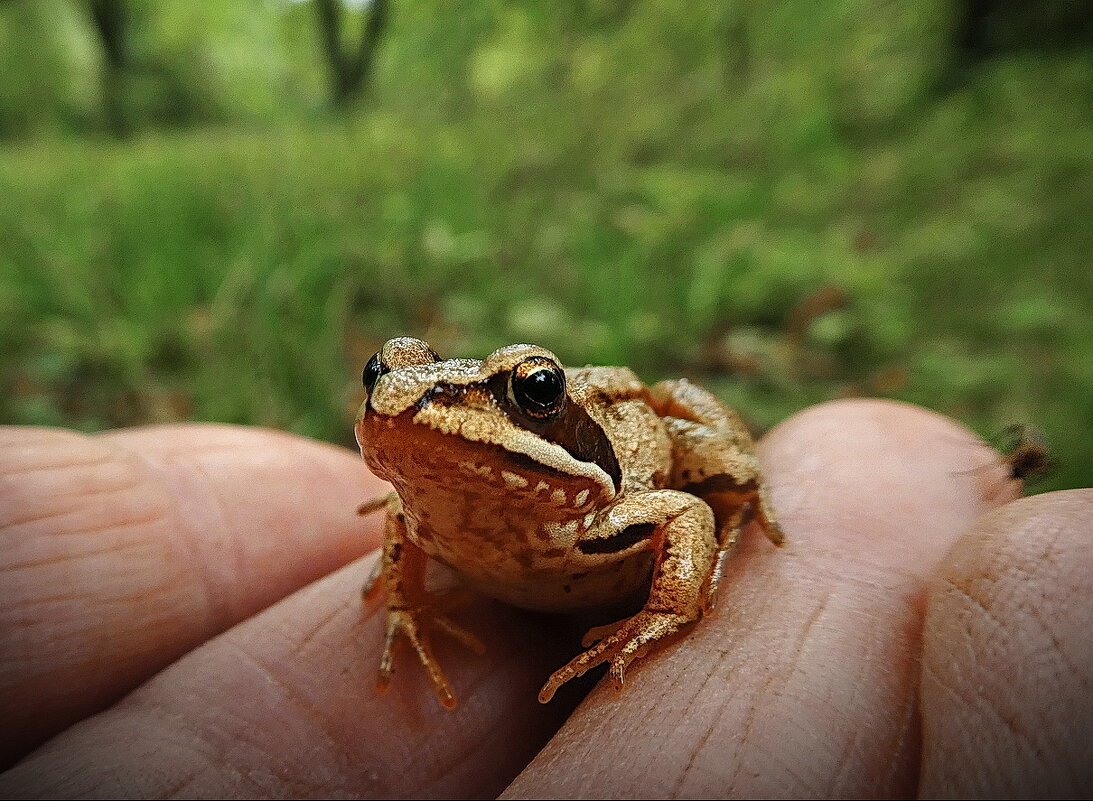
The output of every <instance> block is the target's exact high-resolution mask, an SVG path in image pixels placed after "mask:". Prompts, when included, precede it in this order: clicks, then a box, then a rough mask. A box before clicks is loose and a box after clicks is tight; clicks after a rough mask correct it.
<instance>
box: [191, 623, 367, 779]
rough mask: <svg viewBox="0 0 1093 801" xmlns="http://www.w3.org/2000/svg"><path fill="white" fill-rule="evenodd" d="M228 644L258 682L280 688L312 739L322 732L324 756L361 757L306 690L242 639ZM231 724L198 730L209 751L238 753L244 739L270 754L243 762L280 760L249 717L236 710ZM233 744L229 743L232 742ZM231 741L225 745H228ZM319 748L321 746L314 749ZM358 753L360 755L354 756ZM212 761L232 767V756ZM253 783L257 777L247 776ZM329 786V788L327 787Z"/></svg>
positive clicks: (220, 766) (339, 758)
mask: <svg viewBox="0 0 1093 801" xmlns="http://www.w3.org/2000/svg"><path fill="white" fill-rule="evenodd" d="M224 645H225V647H226V648H227V649H228V650H230V652H231V653H234V654H235V655H236V656H237V657H238V658H239V661H241V662H243V663H245V664H246V665H248V666H249V668H250V669H251V670H252V671H254V673H255V674H256V678H257V681H256V682H254V683H256V684H265V685H267V686H272V687H274V688H275V689H276V691H277V694H278V695H279V697H280V699H281V700H282V701H283V702H284V703H285V704H286V705H290V706H291V708H292V709H294V710H295V711H296V712H298V713H300V716H301V717H302V718H303V719H304V720H305V721H306V722H307V724H308V732H307V737H308V741H309V742H314V739H313V738H314V737H315V736H316V735H318V736H319V737H321V740H320V744H321V745H322V746H324V747H323V748H322V751H323V754H324V756H327V755H329V756H332V757H333V758H334V760H335V761H337V762H340V763H342V764H344V765H352V764H354V762H355V761H359V755H353V754H350V753H349V752H348V749H347V746H346V743H345V742H344V738H343V737H341V736H340V733H339V732H338V731H337V727H336V726H334V725H332V723H331V721H330V720H329V717H328V716H326V715H325V714H323V713H322V712H321V711H320V710H319V709H318V708H317V707H316V706H315V705H314V704H313V703H311V702H309V701H308V700H307V699H306V698H305V697H304V695H303V694H301V693H298V692H294V691H293V689H292V685H291V684H290V683H286V681H285V680H284V679H283V678H282V677H281V676H280V675H279V672H278V671H277V670H276V669H275V668H274V667H273V666H272V665H270V664H267V663H266V662H265V661H264V660H262V659H260V658H258V657H257V656H255V655H254V654H252V653H251V652H250V650H249V649H248V648H246V647H244V645H243V644H242V643H239V642H233V641H230V640H228V641H226V642H225V643H224ZM227 720H228V722H229V725H228V726H218V727H217V732H216V736H215V738H214V737H210V736H209V734H212V733H213V731H212V730H210V729H205V730H202V731H197V732H194V733H195V735H196V736H197V737H198V738H200V739H201V740H203V741H205V742H206V743H207V744H208V745H209V752H210V753H214V754H218V755H227V756H229V757H230V755H232V754H233V753H235V751H236V748H237V747H238V745H239V744H240V743H242V744H244V745H245V746H247V747H248V748H249V749H253V750H254V751H257V752H258V753H259V754H260V755H267V756H268V757H269V759H268V760H261V759H254V758H252V757H249V758H246V759H241V760H239V762H240V764H263V763H264V762H266V763H268V764H274V765H275V764H277V762H278V755H277V754H276V753H275V752H272V751H270V749H269V747H268V743H267V741H266V739H265V736H264V733H258V734H257V736H256V735H255V733H254V732H255V730H254V729H253V727H252V725H251V721H249V720H247V719H246V718H244V717H242V716H240V715H238V714H234V715H232V716H231V717H230V718H228V719H227ZM207 722H208V719H203V723H205V724H207ZM229 743H230V745H227V744H229ZM225 745H227V747H226V748H225V747H224V746H225ZM314 750H318V749H314ZM354 757H356V759H355V758H354ZM210 762H211V763H212V764H214V765H216V766H217V767H216V771H217V772H218V773H223V771H224V769H225V767H230V765H231V763H232V760H231V759H230V758H229V759H221V760H216V761H214V760H210ZM247 778H248V779H250V780H251V782H252V784H253V777H249V776H248V777H247ZM323 789H326V790H329V788H323ZM255 790H256V791H257V792H258V793H259V794H263V793H264V792H268V791H269V788H267V787H265V786H263V785H262V784H260V783H259V784H256V785H255Z"/></svg>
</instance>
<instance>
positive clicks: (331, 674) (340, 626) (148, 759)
mask: <svg viewBox="0 0 1093 801" xmlns="http://www.w3.org/2000/svg"><path fill="white" fill-rule="evenodd" d="M365 561H367V560H365ZM369 567H370V565H368V564H362V563H360V562H358V563H355V564H353V565H350V566H348V567H347V568H345V569H343V570H341V571H338V572H337V573H335V574H333V575H330V576H327V577H326V578H324V579H322V580H320V581H318V582H316V583H315V584H312V585H310V586H308V587H306V588H304V589H303V590H300V591H299V592H297V593H295V594H294V595H292V596H290V597H289V598H286V599H285V600H283V601H282V602H280V603H278V604H277V605H275V606H273V607H271V608H269V609H266V610H265V611H263V612H261V613H260V614H259V615H257V616H255V617H253V618H251V619H249V620H247V621H244V622H243V623H240V624H239V625H237V626H236V627H234V628H232V629H230V630H229V631H227V632H225V633H224V634H223V635H221V636H219V637H217V638H215V639H213V640H211V641H210V642H208V643H205V644H204V645H203V646H201V647H199V648H197V649H195V650H194V651H192V652H190V653H189V654H187V655H186V656H185V657H183V658H182V659H181V660H180V661H178V662H176V663H175V664H173V665H171V666H170V667H169V668H167V669H166V670H164V671H163V672H162V673H160V674H159V675H157V676H156V677H154V678H153V679H152V680H150V681H149V682H148V683H147V684H145V685H144V686H142V687H140V688H139V689H137V690H136V691H134V692H133V693H132V694H130V695H129V696H128V697H126V698H125V699H124V700H122V701H121V702H119V703H118V704H116V705H115V706H113V707H111V708H110V709H108V710H106V711H105V712H102V713H101V714H99V715H96V716H95V717H93V718H90V719H89V720H86V721H84V722H82V723H80V724H77V725H76V726H74V727H73V728H71V729H69V730H68V731H66V732H64V733H62V734H61V735H60V736H58V737H56V738H54V739H53V740H51V741H50V742H49V743H47V744H46V745H44V746H42V747H41V748H40V749H39V750H38V751H36V752H35V753H33V754H31V755H30V756H29V757H28V758H27V759H25V760H23V761H22V762H21V763H20V764H19V765H18V766H16V767H15V768H13V769H12V770H11V771H9V772H8V773H7V774H5V775H4V776H3V778H0V797H76V796H82V795H92V794H94V795H96V796H99V797H115V794H117V797H151V796H154V797H162V796H164V795H172V796H175V797H183V798H188V797H212V798H234V797H284V796H293V797H321V798H329V797H349V796H352V797H372V798H377V797H378V798H402V797H425V796H430V797H441V798H445V797H450V798H464V797H493V796H495V795H496V793H497V792H499V791H500V790H501V789H502V788H503V787H504V786H505V785H506V784H507V783H508V782H509V781H511V779H512V777H513V776H514V775H515V774H516V773H517V772H518V771H519V769H520V768H521V767H523V766H524V765H525V764H526V763H527V761H528V760H529V759H530V758H531V755H532V754H533V753H535V751H537V750H538V749H539V748H540V747H541V746H542V743H543V742H544V741H545V740H546V739H547V738H548V737H549V736H550V734H551V733H553V731H554V730H555V729H556V728H557V726H558V725H559V723H560V721H561V719H562V716H564V715H565V714H567V712H568V711H569V710H568V709H567V708H566V707H564V706H561V705H557V706H551V707H544V706H542V705H540V704H539V703H538V702H537V701H536V690H537V688H538V686H539V684H540V683H541V682H542V679H543V668H542V665H543V664H550V663H552V662H553V661H554V660H555V659H557V658H559V657H558V655H557V653H556V649H557V640H558V639H559V637H558V636H555V635H554V634H552V629H551V628H550V626H549V625H547V626H535V627H534V628H529V619H533V618H531V616H529V615H528V614H527V613H520V612H517V611H516V610H513V609H511V608H509V607H504V606H501V605H500V604H493V605H490V604H484V603H479V604H476V605H475V606H473V607H471V608H469V609H467V610H465V614H464V617H466V620H467V623H468V625H469V626H471V627H473V628H475V629H476V631H478V632H480V633H481V634H483V635H484V639H485V641H486V644H487V646H488V647H489V649H490V650H489V655H488V657H482V656H478V655H475V654H472V653H470V652H468V651H466V650H465V649H464V648H462V646H460V645H459V644H458V643H454V642H450V641H449V640H448V638H447V637H443V636H441V637H437V638H436V639H435V642H434V645H435V647H436V654H437V657H438V659H439V660H440V661H441V662H442V663H443V664H444V666H445V669H446V670H447V671H448V673H449V675H450V676H451V678H452V684H453V685H454V687H455V692H456V694H457V695H458V698H459V706H458V707H457V708H456V709H455V710H454V711H451V712H449V711H447V710H445V709H443V708H442V707H441V706H440V704H439V703H438V701H437V699H436V697H435V695H434V693H433V690H432V688H431V687H430V685H429V682H428V679H427V677H426V675H425V671H424V670H423V669H422V667H421V666H420V665H419V664H418V663H417V659H416V657H415V656H414V655H413V653H412V652H411V649H410V648H409V647H408V646H406V644H405V643H402V646H404V647H401V648H397V649H396V653H395V667H396V670H397V673H396V675H395V677H394V681H393V682H392V684H391V687H390V688H389V690H388V691H387V692H386V693H384V694H382V695H381V694H379V693H377V692H376V691H375V689H374V687H373V685H374V682H375V676H376V668H377V666H378V664H379V660H380V652H381V651H382V648H383V639H384V627H385V623H384V614H383V613H382V606H381V605H379V604H365V605H364V606H363V611H362V604H361V599H360V585H361V582H362V581H363V580H364V576H365V575H367V573H368V569H369ZM362 615H363V620H362Z"/></svg>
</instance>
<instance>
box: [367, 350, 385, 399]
mask: <svg viewBox="0 0 1093 801" xmlns="http://www.w3.org/2000/svg"><path fill="white" fill-rule="evenodd" d="M389 372H391V368H390V367H388V366H387V365H386V364H384V363H383V361H382V360H381V359H380V355H379V353H374V354H372V358H371V359H369V360H368V364H366V365H365V366H364V373H362V374H361V383H362V384H364V391H365V392H367V393H368V394H369V395H371V394H372V390H373V389H375V388H376V382H377V381H379V380H380V376H381V375H384V374H386V373H389Z"/></svg>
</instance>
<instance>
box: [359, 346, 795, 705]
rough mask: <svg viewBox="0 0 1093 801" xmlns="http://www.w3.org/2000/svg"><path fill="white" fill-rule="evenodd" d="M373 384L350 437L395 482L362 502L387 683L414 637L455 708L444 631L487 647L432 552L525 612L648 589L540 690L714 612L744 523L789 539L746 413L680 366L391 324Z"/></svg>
mask: <svg viewBox="0 0 1093 801" xmlns="http://www.w3.org/2000/svg"><path fill="white" fill-rule="evenodd" d="M362 383H363V386H364V390H365V392H366V398H365V400H364V402H363V404H362V405H361V407H360V411H359V413H358V415H357V418H356V422H355V425H354V432H355V435H356V439H357V443H358V444H359V446H360V450H361V455H362V457H363V459H364V462H365V463H366V464H367V466H368V468H369V469H370V470H371V471H372V472H373V473H375V474H376V475H377V476H379V477H380V478H382V479H384V480H386V481H387V482H389V483H390V484H391V485H392V487H393V492H391V493H390V494H389V495H387V496H384V497H382V498H379V499H377V500H375V501H372V502H369V503H366V504H363V505H362V507H361V509H360V510H359V511H360V512H361V513H362V514H366V513H369V512H373V511H379V510H383V511H384V512H385V519H384V526H383V544H382V549H381V555H380V558H379V559H378V561H377V562H376V566H375V569H374V571H373V574H372V576H371V577H370V578H369V581H368V583H367V584H366V586H365V592H364V594H365V598H366V599H367V600H375V599H376V598H377V597H378V596H379V595H381V594H382V596H383V599H384V602H385V604H386V636H385V640H384V646H383V653H382V656H381V659H380V666H379V672H378V675H377V680H376V686H377V689H379V690H381V691H383V690H386V689H387V688H388V686H389V685H390V682H391V678H392V675H393V672H394V661H395V649H396V643H397V642H399V641H400V640H402V639H405V640H407V641H408V642H409V644H410V645H411V646H412V648H413V651H414V652H415V653H416V654H417V658H418V660H419V661H420V663H421V665H422V666H423V668H424V669H425V672H426V674H427V675H428V678H429V681H430V683H431V686H432V689H433V691H434V692H435V694H436V697H437V699H438V700H439V701H440V703H441V704H442V705H443V706H444V707H446V708H448V709H453V708H455V707H456V704H457V699H456V694H455V692H454V690H453V688H452V685H451V683H450V682H449V680H448V678H447V676H446V674H445V672H444V670H443V669H442V668H441V666H440V664H439V663H438V661H437V659H436V656H435V654H434V652H433V649H432V644H431V643H432V637H433V635H434V634H437V633H440V634H444V635H446V636H449V637H451V638H453V639H455V640H456V641H458V642H461V643H462V644H464V645H465V646H467V647H468V648H470V649H472V650H474V651H477V652H482V651H484V646H483V645H482V642H481V640H479V639H478V637H477V636H476V635H474V634H473V633H472V632H471V631H470V630H468V629H467V628H465V627H463V626H462V625H460V624H459V623H457V622H456V621H455V620H454V619H453V617H452V614H451V612H452V611H453V606H454V602H453V601H452V599H451V597H449V595H448V594H444V593H436V592H434V591H433V590H431V589H427V587H426V573H427V568H428V566H429V563H430V560H433V561H435V562H438V563H440V564H442V565H445V566H447V567H448V568H450V570H451V571H453V572H454V573H455V574H456V575H457V576H458V577H459V579H460V580H461V581H462V583H463V584H464V585H465V587H466V588H468V589H469V590H470V591H472V592H473V593H479V594H483V595H486V596H490V597H492V598H496V599H499V600H501V601H503V602H506V603H508V604H512V605H514V606H517V607H522V608H525V609H530V610H537V611H547V612H558V613H566V612H577V611H579V610H597V609H611V608H618V604H619V603H620V602H623V601H624V600H625V599H627V598H635V597H636V598H637V603H640V604H641V606H640V609H639V610H638V611H636V612H634V613H633V614H631V615H629V616H627V617H625V618H623V619H622V620H621V621H618V622H615V623H611V624H608V625H603V626H596V627H594V628H592V629H590V630H589V631H588V632H587V634H586V635H585V637H584V639H583V640H582V648H584V649H586V650H583V651H582V652H581V653H579V654H578V655H577V656H575V657H574V658H573V659H571V660H570V661H569V662H568V663H567V664H565V665H563V666H562V667H561V668H559V669H558V670H556V671H554V672H553V673H552V674H551V675H550V676H549V678H548V679H547V680H546V682H545V684H544V685H543V687H542V689H541V691H540V693H539V701H541V702H542V703H547V702H549V701H550V700H551V699H552V698H553V696H554V694H555V692H556V691H557V690H558V689H559V688H560V687H561V686H562V685H563V684H565V683H566V682H568V681H570V680H572V679H574V678H576V677H578V676H581V675H583V674H584V673H586V672H587V671H589V670H591V669H593V668H595V667H597V666H599V665H602V664H604V663H606V664H607V665H608V671H607V672H608V674H609V676H610V679H611V681H612V683H613V685H614V687H615V689H616V690H620V689H622V687H623V685H624V683H625V678H626V671H627V669H628V668H629V667H630V666H631V664H632V663H633V662H634V661H635V660H636V659H639V658H641V657H644V656H646V655H647V654H648V653H650V652H651V651H652V650H655V649H658V648H660V647H661V646H663V645H666V644H667V643H669V642H671V641H673V640H675V639H677V638H679V637H680V636H682V635H684V634H685V633H686V632H687V631H688V630H689V628H690V627H691V626H693V624H695V623H697V622H698V621H699V620H700V619H701V618H702V617H703V616H704V615H706V614H708V613H709V612H710V611H711V610H712V609H713V608H714V606H715V603H716V597H717V592H718V586H719V583H720V581H721V577H722V575H723V573H724V564H725V560H726V557H727V555H728V554H729V553H730V551H731V550H732V546H733V544H734V543H735V542H736V541H737V539H738V537H739V536H740V532H741V530H742V529H743V527H744V526H745V524H746V523H748V522H749V521H751V520H754V521H756V522H757V523H758V525H759V527H760V528H761V529H762V531H763V532H764V533H765V534H766V536H767V538H768V539H769V540H770V541H771V542H772V543H773V544H774V545H782V543H783V542H784V540H785V535H784V533H783V531H782V528H781V526H780V525H779V523H778V522H777V519H776V517H775V514H774V511H773V508H772V504H771V500H770V497H769V491H768V487H767V484H766V483H765V482H764V480H763V475H762V470H761V468H760V464H759V461H758V458H757V457H756V454H755V448H754V444H753V441H752V438H751V435H750V433H749V430H748V427H747V425H746V424H745V422H744V420H743V419H742V418H741V416H740V415H739V414H738V413H737V412H736V411H734V410H733V409H731V408H729V407H728V406H726V405H725V404H723V403H722V402H721V401H720V400H719V399H718V398H717V397H716V396H714V395H713V394H711V393H710V392H708V391H706V390H705V389H703V388H701V387H700V386H698V385H697V384H694V383H692V382H690V381H688V380H687V379H673V380H666V381H661V382H659V383H656V384H654V385H652V386H647V385H646V384H644V383H642V382H641V381H640V380H639V379H638V377H637V376H636V375H635V374H634V372H632V371H631V370H630V369H628V368H625V367H593V366H587V367H581V368H570V369H566V368H564V367H563V366H562V364H561V362H560V361H559V360H558V358H557V356H555V355H554V354H553V353H552V352H551V351H549V350H547V349H545V348H543V347H540V346H537V345H529V344H516V345H509V346H506V347H502V348H500V349H498V350H496V351H494V352H493V353H492V354H490V355H489V356H487V357H486V358H485V359H483V360H476V359H461V358H460V359H447V360H445V359H441V358H440V356H438V355H437V353H436V352H435V351H434V350H433V349H432V347H430V346H429V345H428V343H426V342H425V341H423V340H421V339H417V338H413V337H397V338H394V339H390V340H388V341H387V342H386V343H384V345H383V346H382V347H381V348H380V350H379V351H377V352H376V353H375V355H373V356H372V357H371V359H369V360H368V362H367V364H366V366H365V368H364V371H363V374H362ZM637 603H635V607H636V605H637Z"/></svg>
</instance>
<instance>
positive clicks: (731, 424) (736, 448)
mask: <svg viewBox="0 0 1093 801" xmlns="http://www.w3.org/2000/svg"><path fill="white" fill-rule="evenodd" d="M649 395H650V404H651V405H652V406H653V408H654V409H656V411H657V413H658V414H659V415H660V416H661V417H662V418H663V420H664V424H665V427H666V428H667V430H668V436H669V438H670V439H671V442H672V475H671V478H670V480H669V486H670V487H672V488H673V489H679V490H682V491H683V492H689V493H691V494H692V495H697V496H698V497H700V498H702V499H703V500H704V501H706V502H707V503H708V504H710V506H711V507H712V508H713V510H714V515H715V516H716V517H717V525H718V542H719V543H720V545H721V548H722V550H723V551H724V550H728V549H729V548H731V547H732V546H733V544H734V543H735V542H736V539H737V538H738V537H739V535H740V530H741V528H742V527H743V526H744V525H745V524H746V523H747V522H748V521H749V520H751V519H752V518H753V517H754V518H755V519H756V520H757V521H758V523H759V525H760V527H762V529H763V532H764V533H765V534H766V536H767V537H768V538H769V539H770V541H771V542H773V543H774V544H775V545H781V544H782V543H783V542H784V541H785V534H784V533H783V531H782V527H781V526H780V525H778V520H777V518H776V517H775V515H774V510H773V508H772V507H771V503H770V498H769V496H768V493H767V488H766V486H765V485H764V483H763V476H762V470H761V468H760V466H759V460H758V459H757V458H756V456H755V446H754V444H753V443H752V439H751V435H750V434H749V433H748V427H747V425H746V424H745V423H744V420H743V418H741V417H740V415H739V414H737V413H736V412H735V411H733V410H732V409H730V408H729V407H728V406H726V405H725V404H724V403H722V402H721V401H720V400H718V399H717V398H716V397H715V396H714V395H712V394H710V393H709V392H707V391H706V390H704V389H702V387H699V386H697V385H695V384H692V383H691V382H690V381H687V380H686V379H682V378H681V379H675V380H672V381H661V382H660V383H659V384H657V385H656V386H654V387H652V388H651V389H650V390H649Z"/></svg>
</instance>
